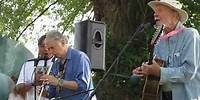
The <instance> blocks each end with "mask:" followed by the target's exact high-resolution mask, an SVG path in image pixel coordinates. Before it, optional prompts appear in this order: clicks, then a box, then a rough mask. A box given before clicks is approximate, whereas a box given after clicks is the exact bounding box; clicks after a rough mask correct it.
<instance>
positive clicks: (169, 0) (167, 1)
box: [148, 0, 188, 23]
mask: <svg viewBox="0 0 200 100" xmlns="http://www.w3.org/2000/svg"><path fill="white" fill-rule="evenodd" d="M148 5H149V6H150V7H151V8H152V9H153V10H154V9H155V6H156V5H164V6H167V7H169V8H171V9H173V10H175V11H177V12H178V13H179V16H180V21H181V22H182V23H185V22H186V21H187V19H188V14H187V12H186V11H185V10H182V9H181V8H182V4H181V3H180V2H179V1H176V0H160V1H150V2H149V3H148Z"/></svg>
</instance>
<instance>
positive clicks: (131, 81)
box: [129, 75, 141, 85]
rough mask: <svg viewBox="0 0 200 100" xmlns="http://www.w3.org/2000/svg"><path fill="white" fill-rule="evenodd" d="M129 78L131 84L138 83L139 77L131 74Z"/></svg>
mask: <svg viewBox="0 0 200 100" xmlns="http://www.w3.org/2000/svg"><path fill="white" fill-rule="evenodd" d="M129 80H130V83H131V84H132V85H138V84H139V82H140V80H141V79H140V77H139V76H136V75H132V76H131V77H130V79H129Z"/></svg>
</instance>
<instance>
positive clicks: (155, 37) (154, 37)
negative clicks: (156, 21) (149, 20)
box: [150, 25, 164, 46]
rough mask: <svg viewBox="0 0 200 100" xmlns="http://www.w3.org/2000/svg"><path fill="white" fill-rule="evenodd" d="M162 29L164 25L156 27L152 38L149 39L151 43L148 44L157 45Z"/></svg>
mask: <svg viewBox="0 0 200 100" xmlns="http://www.w3.org/2000/svg"><path fill="white" fill-rule="evenodd" d="M163 29H164V25H159V26H156V31H155V33H154V35H153V38H152V39H151V43H150V45H151V46H154V45H155V44H156V43H157V41H158V39H159V37H160V35H161V33H162V31H163Z"/></svg>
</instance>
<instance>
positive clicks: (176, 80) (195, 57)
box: [154, 22, 200, 100]
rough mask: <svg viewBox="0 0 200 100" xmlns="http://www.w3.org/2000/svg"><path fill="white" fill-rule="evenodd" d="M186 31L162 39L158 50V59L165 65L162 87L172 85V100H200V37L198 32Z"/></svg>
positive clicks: (162, 71) (180, 26) (156, 51)
mask: <svg viewBox="0 0 200 100" xmlns="http://www.w3.org/2000/svg"><path fill="white" fill-rule="evenodd" d="M180 28H183V31H181V32H179V33H177V34H175V35H174V36H172V37H170V38H168V39H161V40H160V41H159V42H158V44H157V45H156V47H155V52H154V53H155V55H156V58H160V59H162V60H165V61H166V66H165V67H166V68H164V67H161V77H160V78H161V79H160V84H163V85H165V84H168V83H169V84H171V85H170V87H171V90H172V98H173V100H200V69H199V66H200V36H199V33H198V31H197V30H196V29H194V28H185V27H184V26H183V25H182V24H181V23H180V22H179V23H178V24H177V27H176V29H180Z"/></svg>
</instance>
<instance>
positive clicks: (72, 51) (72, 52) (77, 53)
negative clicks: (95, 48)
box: [71, 49, 88, 58]
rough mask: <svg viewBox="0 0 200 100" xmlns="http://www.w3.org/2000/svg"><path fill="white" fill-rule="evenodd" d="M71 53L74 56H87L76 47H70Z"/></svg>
mask: <svg viewBox="0 0 200 100" xmlns="http://www.w3.org/2000/svg"><path fill="white" fill-rule="evenodd" d="M71 54H72V56H73V57H74V56H76V57H86V58H87V57H88V56H87V55H86V54H85V53H84V52H82V51H80V50H77V49H71Z"/></svg>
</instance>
